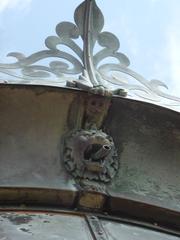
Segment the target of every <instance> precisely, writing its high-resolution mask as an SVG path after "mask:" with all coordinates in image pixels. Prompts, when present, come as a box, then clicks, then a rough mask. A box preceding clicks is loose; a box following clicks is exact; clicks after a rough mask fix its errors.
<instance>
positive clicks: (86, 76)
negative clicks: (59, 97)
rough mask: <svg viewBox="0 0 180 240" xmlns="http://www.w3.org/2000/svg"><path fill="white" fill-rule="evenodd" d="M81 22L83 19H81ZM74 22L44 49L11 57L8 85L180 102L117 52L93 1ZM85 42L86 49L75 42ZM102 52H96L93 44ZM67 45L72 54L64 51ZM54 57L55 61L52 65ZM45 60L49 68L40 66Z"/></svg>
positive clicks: (5, 71)
mask: <svg viewBox="0 0 180 240" xmlns="http://www.w3.org/2000/svg"><path fill="white" fill-rule="evenodd" d="M82 19H83V20H82ZM74 20H75V23H76V24H74V23H71V22H61V23H59V24H58V25H57V26H56V33H57V36H49V37H47V39H46V40H45V45H46V47H47V49H46V50H43V51H39V52H36V53H33V54H32V55H30V56H25V55H23V54H22V53H17V52H12V53H9V54H8V56H10V57H14V58H16V60H17V61H16V62H14V63H9V64H8V63H7V64H4V63H1V64H0V73H1V74H2V78H1V80H0V81H1V82H4V83H7V81H4V78H5V76H6V77H7V76H8V78H9V80H8V81H9V83H17V82H18V83H29V84H36V83H41V84H48V85H55V86H63V85H66V84H67V85H69V83H70V85H71V84H72V85H71V86H73V84H74V83H77V82H78V84H77V85H74V86H76V87H77V86H78V87H80V88H85V89H86V87H87V88H88V89H89V88H93V87H98V86H103V87H104V88H110V89H111V88H113V89H118V88H119V87H121V88H125V89H126V90H128V91H129V94H131V93H133V94H134V95H137V96H138V97H140V98H144V99H147V100H149V101H155V102H159V103H161V102H162V104H163V102H164V101H168V105H169V106H170V105H177V106H179V105H180V98H179V97H175V96H172V95H170V94H167V93H165V92H164V91H162V90H161V88H162V87H163V88H166V89H167V88H168V87H167V86H166V85H165V84H164V83H163V82H161V81H159V80H150V81H148V80H146V79H145V78H144V77H143V76H141V75H140V74H138V73H136V72H134V71H133V70H131V69H130V68H129V65H130V61H129V59H128V58H127V57H126V56H125V55H124V54H123V53H121V52H119V48H120V43H119V40H118V39H117V37H116V36H115V35H114V34H112V33H110V32H103V31H102V29H103V26H104V17H103V14H102V12H101V10H100V9H99V8H98V7H97V5H96V2H95V0H85V1H84V2H83V3H82V4H80V5H79V6H78V7H77V9H76V10H75V13H74ZM79 38H81V39H82V42H83V48H82V49H81V48H80V47H79V46H78V44H77V43H76V41H75V40H76V39H79ZM97 43H98V45H99V47H101V48H102V50H100V51H99V52H98V53H96V54H95V53H94V48H95V44H97ZM63 45H64V46H66V47H68V48H69V50H71V52H72V51H73V53H70V52H68V51H63V50H61V46H63ZM109 57H111V58H114V59H115V60H116V61H117V62H118V63H106V64H103V62H102V61H103V60H106V61H107V60H108V58H109ZM52 58H56V59H57V60H52ZM41 60H45V61H46V62H48V63H46V64H44V65H42V64H41V63H40V61H41ZM117 73H120V74H122V73H123V74H126V75H127V76H131V77H132V78H133V80H134V81H135V83H134V84H131V83H129V82H124V81H123V79H122V76H121V75H119V76H117Z"/></svg>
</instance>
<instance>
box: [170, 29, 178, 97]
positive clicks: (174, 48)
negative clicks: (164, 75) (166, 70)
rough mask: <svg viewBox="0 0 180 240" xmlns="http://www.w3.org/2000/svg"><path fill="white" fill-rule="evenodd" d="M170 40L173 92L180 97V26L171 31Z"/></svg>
mask: <svg viewBox="0 0 180 240" xmlns="http://www.w3.org/2000/svg"><path fill="white" fill-rule="evenodd" d="M168 38H169V41H168V42H169V46H168V53H169V58H170V59H169V60H170V71H171V79H170V81H171V84H172V92H173V94H175V95H177V96H180V41H179V39H180V30H179V27H178V26H176V27H174V28H173V29H171V31H170V32H169V33H168Z"/></svg>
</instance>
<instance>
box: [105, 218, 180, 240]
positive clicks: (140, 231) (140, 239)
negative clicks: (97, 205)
mask: <svg viewBox="0 0 180 240" xmlns="http://www.w3.org/2000/svg"><path fill="white" fill-rule="evenodd" d="M102 225H103V228H104V230H105V231H106V233H107V234H108V239H109V240H152V239H153V240H178V239H179V237H176V236H171V235H168V234H164V233H160V232H156V231H152V230H149V229H145V228H141V227H135V226H133V225H127V224H122V223H117V222H110V221H102Z"/></svg>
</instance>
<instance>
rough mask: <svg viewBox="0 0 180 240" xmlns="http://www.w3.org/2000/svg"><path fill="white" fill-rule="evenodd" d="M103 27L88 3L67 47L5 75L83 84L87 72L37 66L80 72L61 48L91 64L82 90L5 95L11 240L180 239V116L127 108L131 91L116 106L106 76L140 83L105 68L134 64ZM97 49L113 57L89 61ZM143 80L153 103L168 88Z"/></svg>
mask: <svg viewBox="0 0 180 240" xmlns="http://www.w3.org/2000/svg"><path fill="white" fill-rule="evenodd" d="M82 17H85V21H84V23H83V24H82ZM102 20H103V17H102V14H101V12H100V10H99V9H98V8H97V6H96V4H95V1H94V0H87V1H84V2H83V3H82V4H81V5H80V6H79V7H78V8H77V10H76V12H75V22H76V25H75V24H72V23H61V24H60V25H58V27H57V33H58V37H50V38H48V39H47V41H46V45H47V47H48V49H49V50H46V51H42V52H39V53H35V54H34V55H32V56H30V57H24V56H22V55H20V54H14V56H16V57H18V62H17V63H15V64H10V65H6V64H5V65H0V68H1V71H4V73H8V74H11V73H10V72H9V70H8V69H10V68H11V69H12V68H13V70H16V69H22V71H23V73H25V74H26V75H27V73H28V74H29V73H30V74H34V77H33V76H32V75H31V80H32V79H35V78H36V79H37V78H38V79H39V80H42V79H41V77H42V75H41V77H40V75H38V74H44V72H46V73H48V71H50V72H51V73H54V70H56V71H57V75H58V74H59V75H58V76H59V79H61V77H62V78H64V77H65V76H67V75H68V74H72V75H73V74H75V75H76V73H77V72H76V71H77V66H76V67H75V68H73V69H71V70H70V69H69V68H67V65H65V64H64V63H62V62H54V61H53V63H51V64H50V67H51V70H49V68H44V67H42V66H39V65H35V64H36V63H37V62H38V61H39V60H40V59H42V58H44V57H45V56H46V57H54V56H56V57H58V58H63V59H66V60H70V62H71V63H74V62H75V65H78V64H79V62H77V61H76V58H74V57H72V56H70V55H69V54H67V53H64V52H61V51H60V50H58V49H57V45H59V44H66V45H67V46H71V45H73V47H71V48H72V49H75V52H78V53H79V58H80V56H81V58H80V59H81V60H82V62H81V65H82V68H80V67H79V72H78V73H77V74H80V75H81V76H80V79H79V81H77V79H76V81H75V82H74V81H73V84H75V85H74V86H76V87H78V88H76V89H70V88H67V87H66V88H56V87H48V86H34V85H20V84H18V85H11V84H1V85H0V113H1V114H0V223H1V224H0V238H2V239H11V238H12V237H14V236H16V237H17V239H23V240H24V239H27V240H28V239H33V240H37V239H38V240H39V239H49V238H54V239H57V238H58V239H72V238H73V239H75V240H76V239H77V240H80V239H92V240H93V239H97V240H99V239H104V240H106V239H110V240H111V239H113V240H114V239H120V238H121V237H122V236H123V237H124V238H125V240H126V239H127V240H129V239H130V240H131V239H133V240H134V239H135V240H136V239H137V240H140V239H147V237H150V239H152V238H155V239H157V240H166V239H167V240H177V239H179V237H180V231H179V229H180V204H179V192H180V186H179V182H180V177H179V176H180V175H179V169H180V161H179V159H180V125H179V122H180V115H179V114H178V113H177V112H173V111H170V110H168V109H165V108H162V107H158V106H155V105H152V104H148V103H144V102H138V101H134V100H130V99H127V98H124V97H122V95H123V94H122V93H124V91H123V90H118V91H119V92H120V95H121V97H120V96H113V93H114V92H112V91H111V90H109V89H106V86H101V84H102V85H103V84H104V82H100V81H101V80H102V79H105V75H103V72H104V71H105V70H112V69H116V70H117V69H118V70H121V71H122V72H126V73H129V74H130V75H133V73H132V72H131V71H130V70H129V68H128V67H127V66H123V65H121V67H118V66H119V65H118V66H117V68H116V67H115V65H114V64H113V65H110V66H109V65H108V66H107V65H105V66H104V67H102V66H101V67H102V68H101V67H100V69H99V68H97V66H96V64H95V63H96V62H97V63H98V61H99V62H100V60H102V59H103V58H104V56H105V57H108V56H114V57H115V58H117V59H119V61H120V62H121V64H122V61H123V59H124V60H126V63H127V58H126V57H125V56H124V55H122V54H120V53H118V52H117V51H118V48H114V47H112V46H111V45H109V44H111V43H113V46H114V44H115V43H114V42H113V41H115V39H116V38H115V37H114V35H111V34H109V33H103V32H101V31H102V27H103V21H102ZM87 29H89V30H90V32H89V31H87ZM94 30H96V31H94ZM60 32H61V34H60ZM77 36H82V38H83V43H84V49H83V51H82V50H81V52H80V48H78V47H77V46H76V45H74V43H73V39H75V38H76V37H77ZM107 37H108V38H107ZM96 41H98V43H99V44H100V45H101V46H103V50H101V51H100V52H99V53H97V55H95V56H94V55H93V54H92V55H91V56H88V54H89V53H92V52H93V48H94V43H95V42H96ZM87 43H88V44H87ZM116 43H119V42H117V41H116ZM86 44H87V45H86ZM116 46H117V45H116ZM80 53H81V54H80ZM44 54H45V55H44ZM54 54H55V55H54ZM71 60H72V61H71ZM78 61H80V60H78ZM78 66H79V65H78ZM98 66H100V65H98ZM86 68H87V69H86ZM101 70H102V71H101ZM7 71H8V72H7ZM88 71H89V72H88ZM105 72H106V71H105ZM60 73H62V74H63V75H61V74H60ZM106 73H107V72H106ZM108 73H109V72H108ZM36 74H37V75H36ZM43 76H45V75H43ZM46 76H47V75H46ZM133 76H134V75H133ZM111 77H112V76H111ZM28 78H29V76H28ZM23 79H26V77H25V78H24V76H23ZM137 79H139V80H140V82H141V83H143V84H144V86H145V87H147V89H148V92H147V93H148V94H149V90H150V89H151V87H152V86H153V89H154V86H157V85H162V84H161V83H159V82H158V83H157V82H146V81H145V82H143V81H144V80H143V79H142V78H141V77H140V76H139V75H138V77H137ZM91 80H92V82H90V83H91V84H90V87H89V86H88V87H87V88H84V87H85V86H86V84H87V82H88V81H91ZM141 80H142V81H141ZM30 82H31V81H30ZM68 84H69V80H68ZM79 84H80V85H79ZM149 84H150V85H151V87H150V86H149ZM82 89H85V91H84V90H82ZM141 90H143V91H144V88H143V89H142V88H141ZM151 90H152V89H151ZM155 92H156V91H155ZM158 94H159V95H160V94H161V92H158ZM158 94H157V92H156V95H158ZM123 96H124V95H123ZM156 97H157V96H156ZM171 100H175V99H172V98H171ZM176 100H177V99H176ZM177 101H178V100H177ZM62 209H64V210H62Z"/></svg>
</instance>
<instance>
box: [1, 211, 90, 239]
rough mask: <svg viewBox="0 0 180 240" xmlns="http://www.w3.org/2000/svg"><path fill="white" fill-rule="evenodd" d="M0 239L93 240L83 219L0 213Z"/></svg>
mask: <svg viewBox="0 0 180 240" xmlns="http://www.w3.org/2000/svg"><path fill="white" fill-rule="evenodd" d="M0 239H8V240H11V239H13V240H16V239H17V240H49V239H53V240H55V239H58V240H82V239H83V240H91V239H93V238H92V236H91V233H90V231H89V229H88V226H87V223H86V221H85V219H84V218H83V217H80V216H72V215H63V214H52V213H49V214H48V213H47V214H42V213H41V214H37V213H18V212H17V213H16V212H14V213H0Z"/></svg>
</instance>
